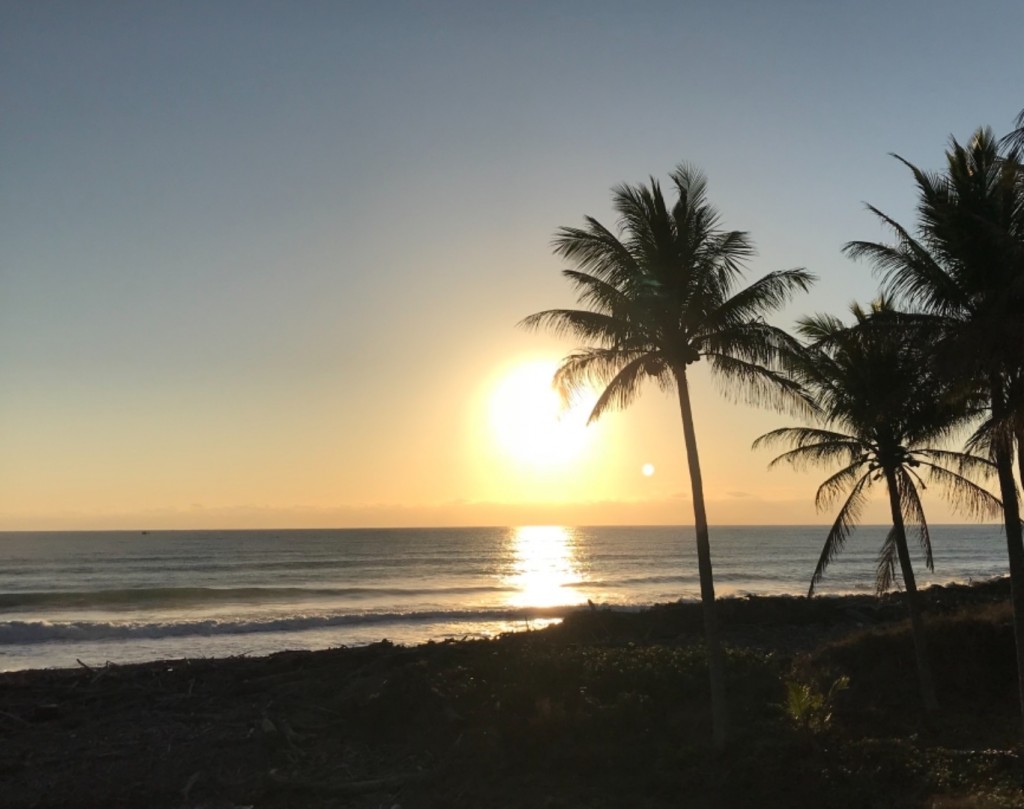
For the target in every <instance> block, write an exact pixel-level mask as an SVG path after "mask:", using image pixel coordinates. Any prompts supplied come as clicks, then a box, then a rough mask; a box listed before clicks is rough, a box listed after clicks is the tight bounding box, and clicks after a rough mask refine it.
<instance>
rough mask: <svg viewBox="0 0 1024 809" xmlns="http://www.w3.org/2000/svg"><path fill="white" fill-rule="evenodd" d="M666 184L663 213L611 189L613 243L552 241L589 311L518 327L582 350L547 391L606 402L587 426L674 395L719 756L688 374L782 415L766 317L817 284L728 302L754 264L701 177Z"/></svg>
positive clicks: (638, 192)
mask: <svg viewBox="0 0 1024 809" xmlns="http://www.w3.org/2000/svg"><path fill="white" fill-rule="evenodd" d="M670 176H671V179H672V183H673V185H674V186H675V191H676V193H677V200H676V202H675V204H674V205H672V207H671V208H670V207H669V206H668V205H667V204H666V202H665V199H664V197H663V196H662V192H661V187H660V186H659V184H658V182H657V181H656V180H655V179H654V178H653V177H652V178H651V182H650V186H649V187H647V186H643V185H637V186H631V185H620V186H618V187H616V188H614V189H613V190H612V199H613V204H614V208H615V210H616V211H617V213H618V215H619V222H618V235H616V234H615V233H613V232H612V231H610V230H609V229H607V228H606V227H604V226H603V225H602V224H601V223H600V222H598V221H597V220H596V219H594V218H592V217H587V218H586V226H585V227H583V228H570V227H564V228H561V229H560V230H558V232H557V233H556V235H555V239H554V249H555V253H556V254H557V255H559V256H562V257H563V258H565V259H567V260H568V261H569V262H571V263H572V264H574V265H575V267H576V269H567V270H563V275H564V276H565V278H567V279H568V280H569V281H570V283H571V284H572V285H573V286H574V287H575V288H576V291H577V298H578V300H579V302H580V304H582V305H583V306H584V307H585V308H582V309H551V310H548V311H544V312H539V313H537V314H535V315H531V316H530V317H528V318H526V319H525V320H524V321H523V322H522V325H525V326H527V327H530V328H540V327H547V328H550V329H552V330H553V331H554V332H555V333H557V334H571V335H573V336H575V337H577V338H579V339H581V340H583V341H585V343H586V344H587V345H586V346H585V347H583V348H579V349H577V350H576V351H574V352H573V353H571V354H570V355H569V356H567V357H565V358H564V359H563V360H562V363H561V365H560V367H559V369H558V371H557V372H556V374H555V384H556V385H557V387H558V388H559V389H560V390H561V391H562V393H563V396H566V397H572V396H573V395H574V394H575V393H577V392H578V391H580V390H581V389H584V388H589V387H591V386H594V387H597V388H598V389H600V390H601V391H602V392H601V394H600V396H599V397H598V399H597V402H596V404H595V405H594V407H593V410H592V412H591V414H590V421H594V420H596V419H597V418H599V417H600V416H601V415H602V414H603V413H604V412H606V411H607V410H609V409H613V408H622V407H626V406H627V405H629V404H630V403H631V402H632V401H633V400H634V399H635V398H636V396H637V394H638V393H639V391H640V389H641V386H642V383H643V382H644V381H646V380H653V381H655V382H657V383H658V384H659V385H660V386H661V387H662V389H665V390H672V389H674V390H675V393H676V396H677V397H678V401H679V409H680V413H681V416H682V421H683V437H684V442H685V446H686V458H687V462H688V465H689V473H690V485H691V488H692V492H693V515H694V528H695V533H696V541H697V563H698V571H699V575H700V590H701V602H702V605H703V610H702V611H703V616H704V637H705V642H706V644H707V648H708V664H709V672H710V678H711V709H712V718H713V734H712V735H713V741H714V744H715V746H716V747H721V746H723V745H724V744H725V741H726V737H727V719H726V699H725V683H724V665H723V656H722V650H721V645H720V643H719V638H718V627H717V623H716V620H715V610H714V606H715V589H714V580H713V576H712V568H711V548H710V544H709V541H708V520H707V514H706V511H705V507H704V489H703V484H702V481H701V471H700V459H699V456H698V454H697V438H696V433H695V431H694V424H693V412H692V411H691V409H690V380H689V378H688V376H687V369H688V368H689V366H690V365H692V364H693V363H695V362H697V361H699V360H700V359H701V358H702V357H704V358H706V359H707V360H708V361H709V364H710V366H711V369H712V371H713V373H714V374H715V375H716V377H717V378H718V379H719V380H720V381H721V382H722V383H724V384H725V385H726V386H727V389H728V390H729V391H730V392H731V393H735V394H739V395H740V396H745V397H746V399H747V400H748V401H752V402H761V403H764V402H769V403H772V404H781V403H782V402H783V401H784V399H785V397H786V396H787V395H788V394H793V393H794V392H795V391H796V386H795V385H793V383H792V382H791V381H790V380H788V379H786V378H785V377H784V376H783V375H782V374H781V373H780V372H779V371H778V368H777V367H776V365H777V361H778V359H779V357H780V356H781V354H782V352H783V351H784V350H785V349H789V348H790V347H791V344H792V343H793V340H792V338H790V337H789V336H788V335H786V333H785V332H784V331H782V330H781V329H778V328H776V327H774V326H771V325H769V324H767V323H766V322H765V321H764V320H763V319H762V318H763V315H765V314H767V313H770V312H772V311H775V310H777V309H779V308H780V307H782V306H783V305H784V304H785V303H786V302H787V301H788V300H789V299H790V297H791V296H792V294H793V293H794V292H796V291H797V290H807V289H808V288H809V287H810V285H811V283H812V282H813V276H811V275H810V274H809V273H807V272H806V271H805V270H802V269H794V270H784V271H778V272H773V273H769V274H768V275H766V276H764V277H763V278H761V279H759V280H758V281H755V282H754V283H753V284H751V285H750V286H747V287H745V288H743V289H741V290H739V291H735V287H736V285H737V283H738V282H739V280H740V279H741V277H742V274H743V268H744V263H745V261H746V260H747V259H748V258H750V257H751V256H752V255H753V253H754V250H753V246H752V244H751V242H750V239H749V237H748V235H747V234H746V233H744V232H741V231H724V230H721V229H720V227H719V214H718V212H717V211H716V210H715V208H714V207H713V206H712V205H711V204H710V202H709V201H708V199H707V187H706V181H705V179H704V177H703V175H701V174H700V173H699V172H698V171H696V170H695V169H693V168H691V167H689V166H685V165H681V166H679V167H677V168H676V170H675V171H674V172H673V173H672V174H671V175H670Z"/></svg>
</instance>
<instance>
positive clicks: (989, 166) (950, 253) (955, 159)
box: [844, 129, 1024, 728]
mask: <svg viewBox="0 0 1024 809" xmlns="http://www.w3.org/2000/svg"><path fill="white" fill-rule="evenodd" d="M899 159H900V160H901V161H902V162H903V163H904V164H905V165H906V166H907V167H908V168H909V169H910V170H911V172H912V173H913V176H914V180H915V183H916V185H917V191H918V223H917V235H916V236H915V235H912V234H911V233H910V232H908V231H907V230H906V229H904V228H903V227H901V226H900V225H899V224H897V223H896V222H895V221H894V220H893V219H891V218H890V217H888V216H886V215H885V214H883V213H882V212H881V211H879V210H877V209H876V208H870V210H871V211H873V212H874V213H875V214H876V215H877V216H878V217H879V218H880V219H881V220H882V222H883V223H885V224H886V225H887V226H888V227H890V228H891V229H892V231H893V232H894V234H895V236H896V242H895V244H892V245H888V244H878V243H873V242H851V243H850V244H848V245H846V247H845V248H844V249H845V251H846V252H847V254H848V255H851V256H853V257H854V258H859V257H864V258H867V259H869V260H870V261H872V262H873V263H874V265H875V267H876V268H877V270H878V271H879V272H880V273H881V275H882V280H883V284H884V285H885V286H886V288H887V290H888V292H889V293H890V294H891V295H892V296H893V297H894V299H897V300H898V301H899V302H901V304H903V305H904V306H905V307H907V308H910V309H912V310H914V311H916V312H919V313H922V314H925V315H928V316H929V317H930V320H931V322H932V325H933V328H934V330H935V333H936V335H938V339H937V356H938V357H939V361H940V363H941V364H942V366H943V367H944V368H945V370H946V372H947V373H948V374H949V375H950V376H956V377H959V378H960V379H963V380H973V381H974V382H975V383H976V385H977V386H978V389H979V390H980V391H982V392H983V394H984V398H985V404H986V406H987V409H988V416H989V419H988V426H987V437H986V438H985V441H986V442H987V445H988V446H989V447H990V449H991V456H992V459H993V460H994V462H995V464H996V471H997V475H998V479H999V492H1000V496H1001V498H1002V503H1003V523H1004V528H1005V531H1006V544H1007V553H1008V556H1009V568H1010V581H1011V589H1012V593H1013V596H1012V598H1013V612H1014V632H1015V640H1016V646H1017V668H1018V685H1019V694H1020V701H1021V712H1022V713H1021V715H1022V719H1024V543H1022V534H1021V522H1020V509H1019V504H1018V500H1017V487H1016V483H1015V481H1014V477H1013V444H1014V429H1013V421H1014V419H1015V418H1017V415H1016V414H1015V409H1014V408H1015V407H1017V406H1019V400H1017V401H1015V400H1014V388H1015V387H1016V386H1017V383H1015V382H1014V380H1015V379H1019V376H1020V373H1021V369H1022V368H1024V318H1022V317H1021V314H1020V313H1021V311H1022V304H1024V167H1022V166H1021V164H1020V160H1019V153H1018V152H1017V151H1016V150H1013V149H1011V150H1010V151H1009V152H1008V153H1005V154H1000V152H999V144H998V142H997V141H996V139H995V138H994V136H993V135H992V132H991V130H988V129H979V130H978V131H977V132H976V133H975V134H974V136H973V138H972V139H971V141H970V143H969V144H968V145H967V146H962V145H960V144H959V143H958V142H957V141H956V140H952V141H951V144H950V148H949V149H948V150H947V152H946V164H947V165H946V170H945V171H944V172H943V173H942V174H937V175H935V174H929V173H927V172H924V171H921V170H920V169H918V168H916V167H915V166H913V165H911V164H910V163H908V162H907V161H905V160H902V158H899ZM869 207H870V206H869ZM1022 728H1024V726H1022Z"/></svg>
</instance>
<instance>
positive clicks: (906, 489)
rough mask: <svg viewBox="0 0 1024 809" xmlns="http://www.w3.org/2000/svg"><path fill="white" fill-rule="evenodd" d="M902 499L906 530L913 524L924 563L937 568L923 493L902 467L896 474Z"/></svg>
mask: <svg viewBox="0 0 1024 809" xmlns="http://www.w3.org/2000/svg"><path fill="white" fill-rule="evenodd" d="M896 480H897V486H898V492H897V495H898V497H899V501H900V509H901V510H902V512H903V527H904V531H906V530H907V528H908V526H913V529H914V531H915V533H916V534H917V540H918V544H919V545H920V546H921V550H922V551H923V552H924V563H925V566H926V567H927V568H928V569H929V570H935V560H934V558H933V557H932V537H931V532H930V531H929V530H928V521H927V520H926V519H925V516H924V506H922V505H921V495H920V493H919V492H918V491H917V486H915V485H914V481H913V479H912V478H911V477H910V475H909V474H908V470H906V469H900V470H899V471H898V472H897V476H896Z"/></svg>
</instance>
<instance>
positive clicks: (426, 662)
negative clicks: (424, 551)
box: [0, 579, 1024, 809]
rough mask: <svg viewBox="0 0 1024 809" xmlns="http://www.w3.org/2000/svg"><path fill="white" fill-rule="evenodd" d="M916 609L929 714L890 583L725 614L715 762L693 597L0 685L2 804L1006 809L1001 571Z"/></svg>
mask: <svg viewBox="0 0 1024 809" xmlns="http://www.w3.org/2000/svg"><path fill="white" fill-rule="evenodd" d="M923 595H924V601H925V604H926V618H927V625H928V628H929V642H930V644H931V648H932V654H933V659H934V662H935V670H936V682H937V686H938V690H939V695H940V700H941V703H942V712H941V714H940V715H939V716H938V717H937V718H935V719H934V720H932V721H931V722H924V721H923V720H922V717H921V711H920V707H919V704H918V698H917V692H916V682H915V675H914V670H913V664H912V661H913V656H912V651H911V641H910V636H909V632H908V629H907V626H906V623H905V621H904V619H903V616H904V609H903V603H902V599H901V597H900V595H899V594H893V595H889V596H886V597H883V598H881V599H875V598H873V597H871V596H867V595H846V596H826V597H816V598H814V599H807V598H803V597H792V596H750V597H737V598H727V599H722V600H720V601H719V610H718V612H719V617H720V622H721V625H722V628H723V635H724V640H725V643H726V646H727V648H728V650H729V651H728V655H727V674H728V692H729V696H730V704H731V719H732V725H733V737H732V742H731V744H730V745H729V747H727V748H726V750H725V751H723V752H714V751H713V750H712V749H711V746H710V743H709V739H710V715H709V710H708V707H707V687H708V686H707V673H706V664H705V661H704V655H703V651H702V647H701V641H700V638H701V635H700V633H701V625H702V624H701V613H700V607H699V606H698V605H697V604H685V603H676V604H668V605H661V606H655V607H651V608H648V609H644V610H640V611H616V610H610V609H599V608H598V609H592V608H590V607H584V608H582V609H579V610H576V611H574V612H572V613H570V614H568V615H567V616H566V617H565V619H564V621H563V622H562V623H561V624H559V625H557V626H551V627H548V628H546V629H543V630H535V631H521V632H515V633H508V634H505V635H502V636H500V637H497V638H493V639H480V640H464V641H445V642H436V643H427V644H421V645H415V646H401V645H396V644H393V643H390V642H378V643H373V644H368V645H364V646H358V647H350V648H337V649H330V650H324V651H312V652H311V651H288V652H280V653H277V654H273V655H270V656H266V657H247V656H234V657H228V658H220V659H217V658H184V659H171V660H164V661H159V662H150V663H145V664H133V665H116V664H108V665H102V666H91V665H87V664H84V663H83V664H75V666H74V667H73V668H64V669H50V670H32V671H16V672H8V673H4V674H0V728H2V729H3V733H2V734H0V762H2V763H0V768H2V769H0V792H2V793H3V795H4V805H5V806H8V807H12V809H14V808H18V809H20V808H21V807H26V808H27V807H58V806H60V807H92V806H107V807H121V806H124V807H128V806H133V807H135V806H143V805H145V806H150V807H164V806H166V807H176V808H181V807H187V808H188V809H199V808H200V807H209V808H211V809H212V807H218V808H220V809H228V808H229V807H235V809H241V808H242V807H247V806H251V807H256V806H259V807H294V806H303V807H336V806H346V807H348V806H351V807H367V808H369V807H380V806H386V807H394V806H399V807H403V808H404V809H409V808H410V807H442V806H456V807H459V806H466V807H471V806H507V807H536V806H548V807H579V806H593V807H612V806H650V807H662V806H664V807H669V806H673V807H676V806H679V805H681V804H682V805H686V806H697V807H722V806H737V807H740V806H753V805H756V806H759V807H804V806H806V807H811V806H830V807H851V809H852V807H864V806H887V807H908V808H909V807H933V808H934V809H939V807H1009V806H1019V805H1021V804H1022V802H1024V793H1022V792H1021V790H1020V787H1021V783H1022V781H1021V776H1022V771H1021V766H1020V761H1019V758H1018V755H1017V752H1016V749H1017V748H1016V742H1017V740H1018V739H1019V731H1018V719H1017V716H1016V704H1015V673H1014V665H1013V646H1012V634H1011V631H1010V621H1011V618H1010V613H1009V609H1008V605H1007V601H1008V595H1009V587H1008V582H1007V581H1006V580H1005V579H997V580H993V581H990V582H986V583H983V584H976V585H973V586H967V585H951V586H947V587H931V588H928V589H927V590H925V591H924V592H923ZM844 678H845V683H846V685H845V687H842V688H839V689H836V688H835V687H834V686H835V684H836V683H838V682H842V681H844ZM794 689H796V691H795V692H794ZM800 689H803V691H801V690H800ZM830 692H832V693H830ZM793 693H798V694H804V695H805V696H809V697H814V696H815V695H817V696H818V697H821V698H822V699H823V700H824V703H823V704H817V703H816V702H815V700H814V699H805V700H803V702H801V701H800V700H799V699H797V700H796V701H794V698H793ZM801 706H802V707H801Z"/></svg>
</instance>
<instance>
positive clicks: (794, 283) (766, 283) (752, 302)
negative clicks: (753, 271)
mask: <svg viewBox="0 0 1024 809" xmlns="http://www.w3.org/2000/svg"><path fill="white" fill-rule="evenodd" d="M815 280H816V277H815V276H814V275H812V274H811V273H809V272H807V270H805V269H803V268H800V269H793V270H777V271H775V272H770V273H768V274H767V275H765V276H762V277H761V278H759V279H758V280H756V281H754V282H753V283H752V284H750V285H749V286H747V287H745V288H743V289H741V290H740V291H739V292H737V293H736V294H735V295H733V296H732V297H731V298H729V299H728V300H726V301H725V302H724V303H722V305H721V306H719V307H718V309H716V310H715V311H714V312H713V313H712V315H711V317H710V318H709V319H708V326H709V327H710V328H715V327H725V326H733V325H739V324H743V323H746V322H749V321H750V320H751V319H752V318H759V317H762V316H763V315H765V314H767V313H769V312H775V311H777V310H779V309H781V308H782V307H783V306H785V305H786V304H787V303H789V301H790V299H791V298H792V297H793V294H794V293H796V292H807V291H808V290H809V289H810V288H811V286H812V285H813V284H814V281H815Z"/></svg>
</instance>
